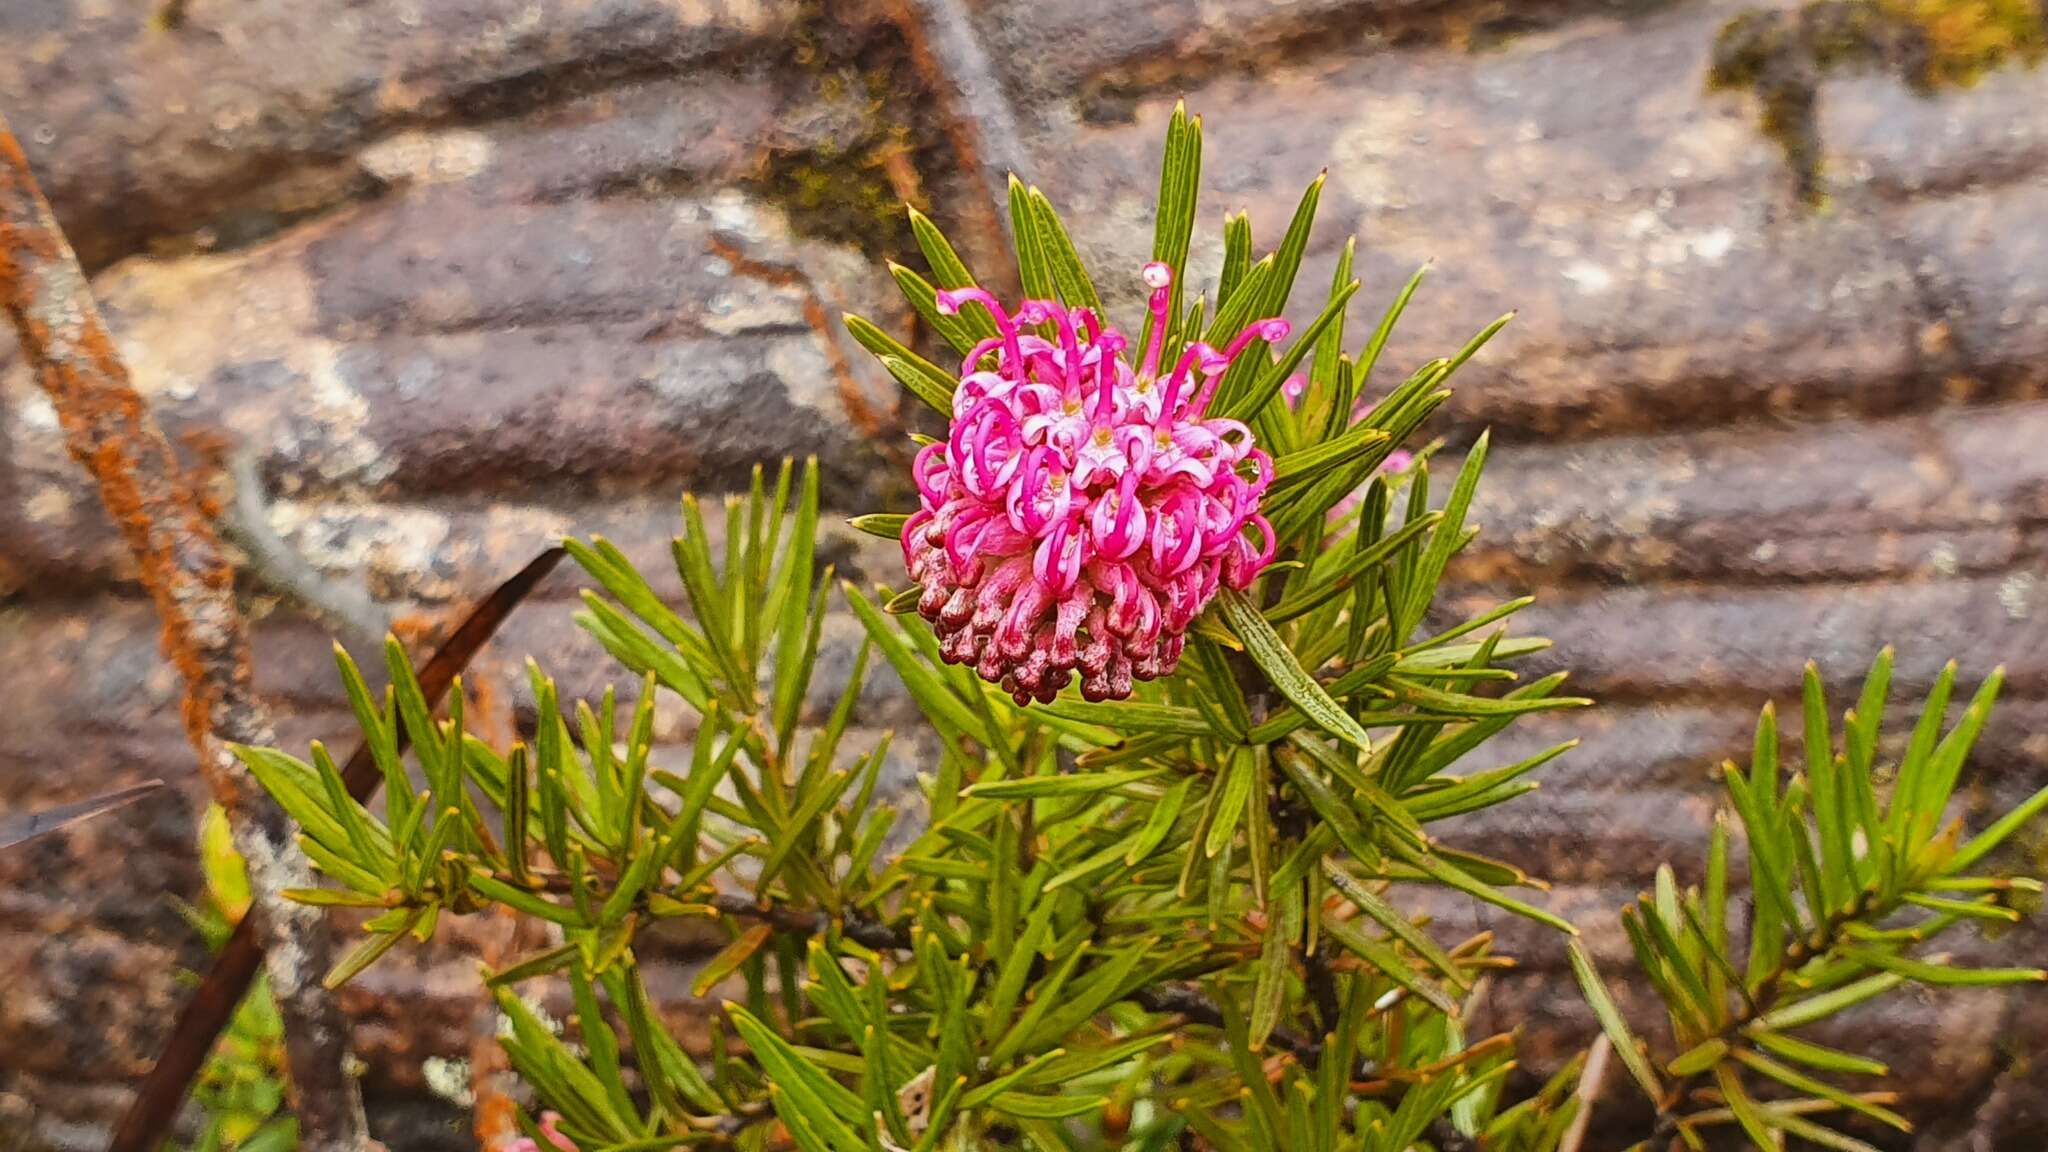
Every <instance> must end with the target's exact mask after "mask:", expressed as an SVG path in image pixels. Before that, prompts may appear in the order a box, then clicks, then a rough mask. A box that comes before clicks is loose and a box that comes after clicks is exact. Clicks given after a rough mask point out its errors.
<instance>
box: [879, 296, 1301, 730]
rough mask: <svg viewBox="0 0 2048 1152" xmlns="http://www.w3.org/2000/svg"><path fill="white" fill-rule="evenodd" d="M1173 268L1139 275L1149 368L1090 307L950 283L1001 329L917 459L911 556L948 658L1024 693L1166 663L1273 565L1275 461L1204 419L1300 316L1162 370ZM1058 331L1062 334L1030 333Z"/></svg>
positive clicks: (1125, 677) (1034, 696)
mask: <svg viewBox="0 0 2048 1152" xmlns="http://www.w3.org/2000/svg"><path fill="white" fill-rule="evenodd" d="M1172 280H1173V273H1172V270H1171V269H1169V268H1168V267H1167V266H1166V265H1164V264H1150V265H1147V266H1146V268H1145V282H1146V284H1148V285H1149V286H1150V287H1151V288H1152V298H1151V301H1150V306H1151V311H1152V317H1153V322H1152V336H1151V340H1150V342H1149V344H1148V346H1147V347H1146V348H1145V350H1144V355H1143V358H1142V359H1141V360H1140V362H1139V363H1138V364H1137V366H1136V367H1133V366H1132V365H1131V363H1130V361H1129V360H1128V359H1126V358H1125V356H1124V355H1123V353H1124V352H1125V350H1126V349H1127V348H1128V347H1129V342H1128V341H1127V340H1126V339H1125V337H1124V335H1123V333H1121V332H1119V331H1117V330H1116V329H1115V328H1112V327H1109V326H1108V325H1105V324H1104V323H1103V322H1102V320H1101V318H1100V317H1098V316H1096V315H1095V314H1094V312H1092V311H1091V310H1089V309H1086V308H1076V309H1072V310H1068V309H1064V308H1061V307H1060V306H1058V305H1057V304H1054V303H1052V302H1049V301H1044V300H1026V301H1024V302H1023V303H1022V304H1021V305H1020V306H1019V307H1018V308H1017V310H1016V311H1015V312H1014V313H1011V312H1006V311H1004V310H1003V307H1002V305H1001V303H1000V302H999V301H997V300H996V299H995V298H994V297H993V296H991V295H989V294H988V293H987V292H984V291H982V290H981V289H978V288H970V289H964V290H959V291H951V292H947V291H942V292H940V293H938V307H939V310H940V311H941V312H943V313H945V314H947V315H952V314H955V313H957V312H958V311H959V310H960V309H961V308H962V307H964V306H967V305H970V304H971V305H976V306H979V307H982V308H986V309H987V310H988V312H989V314H990V315H991V316H993V317H994V318H995V322H996V328H997V331H998V335H997V336H995V337H992V338H990V339H988V340H985V341H983V342H982V343H981V344H980V345H978V346H977V347H975V348H974V349H973V350H972V352H970V353H969V355H968V356H967V358H966V360H965V362H963V363H962V365H961V379H960V385H959V387H958V389H957V390H956V391H955V392H954V395H953V421H952V425H951V428H950V429H949V431H948V435H947V437H946V439H945V440H943V441H940V442H938V443H935V444H932V445H929V446H928V447H926V448H925V449H924V450H923V451H922V452H920V453H918V456H917V461H916V464H915V467H914V468H913V473H914V477H915V479H916V481H917V488H918V494H919V504H920V507H919V509H918V511H917V512H916V513H914V514H913V515H912V516H911V517H910V520H909V522H908V523H906V524H905V525H904V526H903V558H904V562H905V564H906V565H907V566H908V567H909V570H910V577H911V579H913V580H915V581H917V582H918V584H919V585H921V586H922V587H923V589H924V593H923V595H922V596H921V597H920V598H919V599H918V605H917V607H918V611H919V612H920V613H921V614H922V615H923V616H924V618H925V619H927V620H929V621H931V624H932V629H933V631H935V632H936V633H937V634H938V636H939V640H940V651H941V653H942V654H943V655H944V656H945V658H946V660H947V661H949V662H951V663H955V664H969V665H972V666H973V667H974V670H975V672H976V673H977V674H979V675H980V676H981V677H982V678H983V679H985V680H988V681H989V682H990V683H994V684H1000V685H1002V686H1003V688H1004V689H1005V690H1006V691H1008V692H1009V693H1010V694H1011V695H1012V696H1013V697H1015V698H1016V700H1017V702H1018V703H1019V704H1025V703H1028V702H1030V701H1032V700H1038V701H1041V702H1047V701H1050V700H1052V698H1053V696H1054V694H1055V693H1057V692H1058V691H1059V690H1060V689H1061V688H1064V687H1066V685H1067V684H1068V683H1069V682H1070V681H1071V680H1072V679H1073V676H1074V673H1075V672H1076V671H1077V670H1078V671H1079V672H1080V674H1081V694H1082V695H1083V696H1085V697H1086V698H1088V699H1089V700H1119V699H1122V698H1124V697H1126V696H1129V695H1130V694H1131V685H1132V681H1133V680H1151V679H1154V678H1156V677H1159V676H1165V675H1168V674H1169V673H1171V672H1172V671H1173V670H1174V668H1175V666H1176V665H1178V664H1179V662H1180V655H1181V649H1182V647H1183V646H1184V644H1185V643H1186V632H1187V629H1188V627H1189V625H1190V624H1192V623H1193V622H1194V619H1195V617H1196V616H1197V615H1198V614H1200V613H1201V611H1202V609H1203V608H1205V607H1207V606H1208V604H1209V601H1210V600H1211V599H1213V598H1214V597H1215V595H1216V591H1217V589H1218V588H1219V587H1221V586H1222V585H1224V584H1228V585H1229V586H1231V587H1233V588H1243V587H1245V586H1246V585H1248V584H1250V583H1251V582H1252V580H1254V579H1255V578H1257V576H1258V574H1259V572H1260V571H1261V570H1262V569H1264V568H1265V566H1266V565H1267V564H1269V563H1271V562H1272V559H1273V552H1274V546H1275V545H1274V539H1273V528H1272V525H1270V524H1268V523H1267V522H1266V520H1265V518H1264V517H1263V516H1260V515H1259V499H1260V496H1261V495H1262V494H1263V493H1264V492H1265V490H1266V487H1267V485H1269V484H1270V483H1272V479H1273V462H1272V460H1271V459H1270V458H1269V457H1267V455H1266V454H1265V453H1264V452H1262V451H1259V450H1258V448H1256V447H1255V446H1254V445H1253V443H1252V433H1251V429H1249V428H1247V427H1246V426H1245V425H1244V424H1242V423H1240V422H1238V421H1236V420H1221V419H1208V418H1206V413H1207V409H1208V406H1209V402H1210V400H1211V398H1212V397H1213V395H1214V393H1215V389H1216V384H1217V382H1218V380H1219V378H1220V377H1221V375H1222V374H1223V372H1224V370H1225V369H1227V368H1228V367H1229V366H1230V364H1231V362H1232V361H1234V360H1235V359H1236V358H1237V357H1238V356H1239V355H1240V354H1241V353H1243V351H1244V350H1245V348H1247V347H1248V346H1249V345H1250V344H1251V343H1252V341H1254V340H1265V341H1266V342H1268V343H1272V342H1275V341H1278V340H1282V339H1285V338H1286V336H1287V332H1288V325H1287V321H1285V320H1280V319H1269V320H1261V321H1257V322H1255V323H1253V324H1251V325H1249V326H1247V327H1246V328H1245V329H1244V330H1243V331H1242V332H1240V333H1239V334H1238V335H1237V337H1236V338H1235V339H1233V340H1232V341H1231V342H1230V344H1229V346H1228V347H1226V348H1223V349H1222V350H1220V351H1219V350H1217V349H1215V348H1211V347H1209V346H1208V345H1206V344H1203V343H1200V342H1196V343H1193V344H1190V345H1189V346H1188V347H1187V349H1186V350H1185V351H1184V352H1182V353H1181V355H1180V356H1179V357H1178V358H1177V360H1176V361H1175V362H1174V364H1172V365H1171V367H1170V368H1169V369H1168V370H1167V371H1165V372H1164V373H1163V374H1162V372H1161V368H1162V365H1161V364H1160V355H1161V351H1162V345H1163V342H1164V339H1165V331H1166V317H1167V311H1168V309H1169V307H1170V305H1169V300H1170V299H1171V296H1170V289H1171V287H1172ZM1048 324H1049V325H1051V326H1052V329H1053V331H1054V336H1053V337H1052V338H1047V337H1044V336H1041V335H1039V334H1038V332H1037V331H1036V329H1038V328H1039V327H1041V326H1043V325H1048Z"/></svg>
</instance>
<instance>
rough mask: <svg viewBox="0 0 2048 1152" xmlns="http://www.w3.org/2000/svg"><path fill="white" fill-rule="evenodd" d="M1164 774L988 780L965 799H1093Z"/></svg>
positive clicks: (1151, 770) (1145, 772) (1086, 774)
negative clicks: (1068, 797) (1072, 797)
mask: <svg viewBox="0 0 2048 1152" xmlns="http://www.w3.org/2000/svg"><path fill="white" fill-rule="evenodd" d="M1164 771H1166V769H1164V768H1135V769H1130V770H1128V771H1123V772H1068V773H1061V774H1059V775H1054V776H1024V777H1019V778H1017V779H1014V780H990V781H985V782H983V783H979V784H975V785H972V786H970V787H969V788H968V789H967V791H966V793H965V795H968V796H976V797H980V798H983V799H999V800H1027V799H1037V798H1041V797H1045V796H1092V795H1097V794H1099V793H1103V792H1112V791H1115V790H1116V789H1119V788H1125V787H1128V786H1130V785H1132V784H1135V783H1137V782H1139V781H1141V780H1150V779H1151V778H1152V777H1154V776H1157V775H1159V774H1160V773H1162V772H1164Z"/></svg>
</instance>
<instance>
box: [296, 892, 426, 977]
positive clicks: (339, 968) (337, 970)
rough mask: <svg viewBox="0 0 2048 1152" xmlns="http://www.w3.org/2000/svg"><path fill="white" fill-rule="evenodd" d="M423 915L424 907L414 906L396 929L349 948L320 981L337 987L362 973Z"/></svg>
mask: <svg viewBox="0 0 2048 1152" xmlns="http://www.w3.org/2000/svg"><path fill="white" fill-rule="evenodd" d="M423 915H425V909H418V908H416V909H414V910H412V911H411V912H410V913H408V914H407V916H406V919H405V920H404V921H403V922H402V924H401V925H400V926H399V928H398V930H397V931H395V932H389V933H378V934H377V935H374V936H371V937H370V938H369V939H368V940H365V941H363V942H362V943H361V944H358V945H356V946H355V947H354V948H352V949H350V950H349V953H348V955H346V956H343V957H342V958H341V959H340V960H339V961H337V962H336V963H335V965H334V967H333V968H331V969H329V970H328V973H327V975H326V977H325V978H323V979H322V980H321V981H320V983H321V984H323V985H325V986H326V987H327V988H329V989H330V990H331V989H335V988H339V987H341V986H342V985H344V984H346V983H348V982H349V981H351V980H353V979H355V978H356V977H357V976H358V975H361V974H362V971H363V969H365V968H368V967H369V966H370V965H372V964H375V963H376V962H377V961H378V960H379V959H380V958H381V957H383V955H384V954H385V953H386V952H389V951H391V950H392V949H393V948H395V947H397V946H398V942H399V941H400V940H403V939H405V934H406V932H408V931H410V930H411V928H412V926H413V925H414V924H416V923H418V922H419V919H420V917H421V916H423Z"/></svg>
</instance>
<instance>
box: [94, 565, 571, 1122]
mask: <svg viewBox="0 0 2048 1152" xmlns="http://www.w3.org/2000/svg"><path fill="white" fill-rule="evenodd" d="M564 555H565V553H564V552H563V551H562V549H560V548H550V549H548V550H547V551H546V552H543V553H541V554H540V555H539V556H536V557H535V558H534V559H532V560H530V561H528V562H527V565H526V567H524V568H522V569H520V570H519V572H518V574H517V575H515V576H513V577H512V578H511V579H510V580H507V581H505V582H504V583H503V584H500V585H498V587H497V588H496V589H494V590H493V591H492V592H491V594H490V595H489V596H487V597H485V598H484V600H483V602H482V603H481V604H478V605H477V606H476V607H475V608H474V609H472V610H471V611H470V614H469V615H468V616H467V617H465V618H464V619H463V621H462V623H461V624H459V625H457V626H456V628H455V631H454V632H453V633H451V634H450V635H449V637H448V640H447V642H446V643H444V644H442V645H441V647H440V648H438V649H436V650H435V652H434V655H433V657H432V658H431V659H429V660H428V661H427V663H426V665H425V666H424V667H423V668H421V669H420V691H421V693H422V694H423V695H425V697H426V699H427V703H428V705H429V706H433V705H435V704H438V703H439V702H440V699H441V697H442V696H443V695H445V694H446V693H447V691H448V687H449V685H450V684H452V683H454V681H455V677H456V675H457V674H458V673H460V672H461V671H462V669H463V668H464V667H465V666H467V665H468V663H469V661H470V659H471V658H472V657H474V656H475V655H476V652H477V650H478V649H480V648H482V647H483V646H484V643H485V642H486V641H488V640H489V639H490V638H491V634H492V633H494V632H496V631H497V630H498V626H499V625H500V624H503V623H504V622H505V618H506V617H507V616H509V615H511V613H512V609H513V608H515V607H517V606H518V604H519V602H520V601H522V600H524V599H526V597H527V595H528V594H529V593H531V592H532V591H533V590H534V588H535V587H537V586H538V585H539V584H540V582H541V581H542V580H543V579H545V578H546V577H547V575H548V573H550V572H552V571H554V570H555V565H557V564H559V563H561V561H562V557H563V556H564ZM408 736H409V734H408V733H407V732H406V731H405V729H404V727H403V726H401V727H400V728H399V730H398V740H399V744H398V750H399V751H400V752H401V753H402V752H404V751H405V747H406V743H407V740H408ZM341 775H342V780H343V781H344V782H345V783H347V785H348V791H349V795H351V796H354V797H355V798H356V799H358V800H367V799H368V798H369V797H370V796H372V795H373V794H375V793H376V791H377V786H378V785H379V784H381V783H383V779H384V777H383V773H381V772H380V771H378V769H377V762H376V757H375V756H374V755H373V754H372V753H371V751H370V747H369V745H368V744H367V743H365V744H359V745H357V747H356V750H355V753H354V754H353V755H351V756H350V757H349V758H348V762H347V763H346V764H344V765H343V766H342V770H341ZM263 950H264V943H263V942H262V941H261V940H259V939H258V938H257V934H256V933H255V932H254V931H253V929H252V926H251V925H250V923H249V921H248V919H247V918H244V919H243V921H242V923H240V924H237V925H236V926H235V931H234V934H233V935H232V936H229V937H228V942H227V944H226V946H224V947H223V948H222V949H221V950H220V954H219V955H217V956H215V957H214V958H213V966H212V967H210V968H208V969H207V971H206V976H205V978H204V979H202V980H201V981H200V982H199V989H198V991H196V992H194V993H193V994H192V999H191V1000H189V1001H187V1002H186V1004H185V1011H184V1013H183V1014H181V1015H180V1016H179V1017H178V1022H177V1024H176V1025H174V1026H173V1027H172V1028H171V1036H170V1039H168V1040H166V1041H165V1042H164V1047H163V1052H162V1054H161V1055H159V1056H158V1057H157V1061H156V1065H155V1066H154V1067H152V1068H151V1069H150V1070H149V1075H148V1076H146V1077H144V1078H143V1081H142V1086H141V1087H140V1088H139V1089H138V1090H137V1091H136V1094H135V1101H134V1103H132V1104H130V1105H129V1106H128V1114H127V1115H125V1116H123V1117H122V1118H121V1126H120V1127H119V1128H117V1129H115V1131H114V1140H113V1142H112V1143H111V1144H109V1145H108V1146H107V1148H108V1152H153V1150H154V1149H155V1148H156V1147H157V1145H159V1144H160V1143H162V1142H163V1138H164V1135H165V1133H167V1132H168V1131H169V1130H170V1125H171V1121H172V1120H173V1119H175V1118H176V1116H177V1112H178V1105H179V1104H181V1103H183V1102H184V1099H185V1093H186V1091H187V1090H188V1089H190V1088H191V1086H192V1078H193V1077H194V1076H196V1075H198V1073H199V1067H200V1065H201V1064H203V1063H205V1061H206V1054H207V1052H209V1051H210V1050H212V1048H213V1041H214V1038H215V1037H217V1036H219V1035H220V1033H221V1029H223V1028H225V1027H227V1023H228V1019H229V1018H230V1017H231V1016H232V1015H233V1014H234V1010H235V1005H237V1004H239V1003H241V1000H242V995H243V994H244V993H246V992H247V991H248V990H249V983H250V981H252V980H254V979H255V978H256V968H257V966H258V965H259V964H260V963H261V962H262V960H263Z"/></svg>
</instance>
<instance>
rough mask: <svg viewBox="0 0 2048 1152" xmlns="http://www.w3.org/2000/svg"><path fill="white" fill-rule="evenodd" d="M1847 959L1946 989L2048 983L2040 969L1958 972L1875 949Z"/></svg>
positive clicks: (1856, 950)
mask: <svg viewBox="0 0 2048 1152" xmlns="http://www.w3.org/2000/svg"><path fill="white" fill-rule="evenodd" d="M1845 955H1847V956H1848V957H1849V958H1850V959H1852V960H1856V961H1859V962H1861V963H1864V964H1868V965H1869V966H1870V967H1872V968H1879V969H1882V970H1884V971H1886V972H1889V973H1892V974H1893V975H1896V976H1903V977H1905V978H1906V979H1908V980H1911V981H1913V982H1914V983H1916V984H1929V985H1934V986H1937V987H1944V988H1985V987H1999V986H2003V985H2006V984H2035V983H2039V982H2041V981H2043V980H2048V971H2044V970H2042V969H2039V968H1957V967H1955V966H1954V965H1952V964H1946V963H1940V962H1938V961H1936V960H1931V959H1930V960H1914V959H1912V958H1910V957H1906V956H1897V955H1893V954H1892V953H1890V952H1885V951H1881V950H1879V949H1875V948H1849V949H1846V950H1845Z"/></svg>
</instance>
